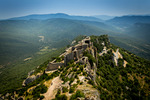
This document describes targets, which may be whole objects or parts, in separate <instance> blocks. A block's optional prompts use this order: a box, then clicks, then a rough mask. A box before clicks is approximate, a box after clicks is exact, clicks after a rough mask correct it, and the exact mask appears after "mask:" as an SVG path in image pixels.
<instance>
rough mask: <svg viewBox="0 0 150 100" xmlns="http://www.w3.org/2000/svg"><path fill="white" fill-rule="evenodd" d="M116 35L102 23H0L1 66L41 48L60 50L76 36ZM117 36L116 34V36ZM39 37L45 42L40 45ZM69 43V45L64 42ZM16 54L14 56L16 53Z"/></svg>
mask: <svg viewBox="0 0 150 100" xmlns="http://www.w3.org/2000/svg"><path fill="white" fill-rule="evenodd" d="M94 34H95V35H100V34H110V35H111V34H115V32H112V27H111V26H109V25H106V24H104V23H101V22H91V21H79V20H70V19H62V18H55V19H48V20H35V19H34V20H33V19H32V20H3V21H0V46H1V49H0V54H1V56H0V59H1V64H4V63H5V64H6V63H7V62H8V61H9V62H11V61H12V60H15V59H16V58H19V57H21V56H20V55H22V56H25V55H26V56H28V55H31V54H33V53H34V52H37V51H38V50H39V49H38V48H40V47H41V46H43V45H44V46H45V45H49V46H51V48H57V47H63V46H64V45H66V44H67V43H69V40H71V39H73V38H75V37H76V36H78V35H94ZM115 35H117V34H115ZM39 36H44V41H43V42H39V39H40V38H39ZM67 41H68V42H67ZM55 44H57V45H55ZM16 51H17V52H16Z"/></svg>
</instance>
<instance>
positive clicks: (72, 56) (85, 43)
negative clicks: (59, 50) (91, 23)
mask: <svg viewBox="0 0 150 100" xmlns="http://www.w3.org/2000/svg"><path fill="white" fill-rule="evenodd" d="M85 50H88V52H89V53H90V54H92V56H93V57H96V49H94V47H93V43H92V42H91V39H90V37H86V38H85V39H83V40H81V41H80V42H79V43H78V44H77V45H75V46H72V47H70V48H68V49H66V52H65V53H63V54H62V55H60V56H59V57H61V56H64V60H62V61H61V62H56V59H55V60H53V61H52V62H50V63H49V64H48V67H47V69H46V71H52V70H56V69H58V68H59V67H62V66H66V65H67V63H68V62H70V61H71V60H74V61H80V62H82V61H81V58H82V57H83V52H84V51H85ZM83 60H84V58H83Z"/></svg>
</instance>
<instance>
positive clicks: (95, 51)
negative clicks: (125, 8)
mask: <svg viewBox="0 0 150 100" xmlns="http://www.w3.org/2000/svg"><path fill="white" fill-rule="evenodd" d="M80 38H81V39H82V38H83V37H81V36H80ZM87 38H88V39H90V40H88V41H89V42H87ZM84 41H85V43H86V44H88V45H89V47H87V48H86V49H85V50H84V49H83V52H82V53H81V55H82V56H80V57H79V58H73V59H74V60H71V61H70V62H69V63H68V64H67V65H64V66H61V67H59V68H58V69H57V70H55V71H53V70H52V71H47V70H46V68H47V64H48V62H45V63H43V64H42V65H41V66H40V67H39V68H36V69H35V72H34V73H32V75H39V74H38V73H42V75H41V76H40V78H38V79H36V80H35V81H33V82H31V83H29V84H27V85H26V86H25V87H22V88H19V89H17V90H14V91H16V92H14V91H11V92H10V93H9V94H8V93H7V96H6V93H4V94H3V95H4V96H5V97H3V95H2V97H3V98H14V97H15V98H16V99H17V98H22V99H32V98H34V99H38V98H40V99H48V98H51V99H54V100H62V99H63V100H74V99H96V100H100V99H102V100H105V99H137V100H139V99H142V100H143V99H144V100H148V99H149V95H150V94H149V89H150V88H149V85H150V83H149V82H150V68H149V66H150V61H148V60H145V59H143V58H140V57H138V56H136V55H135V54H132V53H131V52H129V51H127V50H125V49H122V48H120V47H118V46H115V45H113V44H112V43H110V41H109V39H108V36H107V35H102V36H90V38H89V37H86V38H85V40H83V41H81V42H82V43H81V42H78V43H79V44H81V46H82V45H84V44H83V42H84ZM90 41H91V42H90ZM79 44H77V45H75V46H72V47H73V48H76V47H77V48H78V46H80V45H79ZM92 44H93V45H92ZM70 48H71V47H70ZM80 49H81V50H82V48H80ZM78 50H79V49H78ZM66 52H67V50H66ZM83 58H84V59H83ZM64 59H66V58H65V56H59V57H57V58H56V60H55V62H56V63H57V62H64ZM32 75H31V76H32ZM53 90H55V92H54V91H53ZM48 93H50V95H53V96H52V97H49V95H47V94H48Z"/></svg>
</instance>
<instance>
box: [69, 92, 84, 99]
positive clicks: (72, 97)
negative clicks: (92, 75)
mask: <svg viewBox="0 0 150 100" xmlns="http://www.w3.org/2000/svg"><path fill="white" fill-rule="evenodd" d="M78 97H85V96H84V93H83V92H81V91H80V90H77V91H76V93H75V94H73V95H72V96H71V97H70V100H75V99H76V98H78Z"/></svg>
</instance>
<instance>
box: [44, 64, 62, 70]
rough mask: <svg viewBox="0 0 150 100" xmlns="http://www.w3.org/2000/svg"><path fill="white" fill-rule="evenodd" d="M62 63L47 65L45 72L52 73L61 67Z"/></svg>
mask: <svg viewBox="0 0 150 100" xmlns="http://www.w3.org/2000/svg"><path fill="white" fill-rule="evenodd" d="M63 65H64V63H49V64H48V66H47V69H46V71H52V70H56V69H58V67H59V66H60V67H62V66H63Z"/></svg>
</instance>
